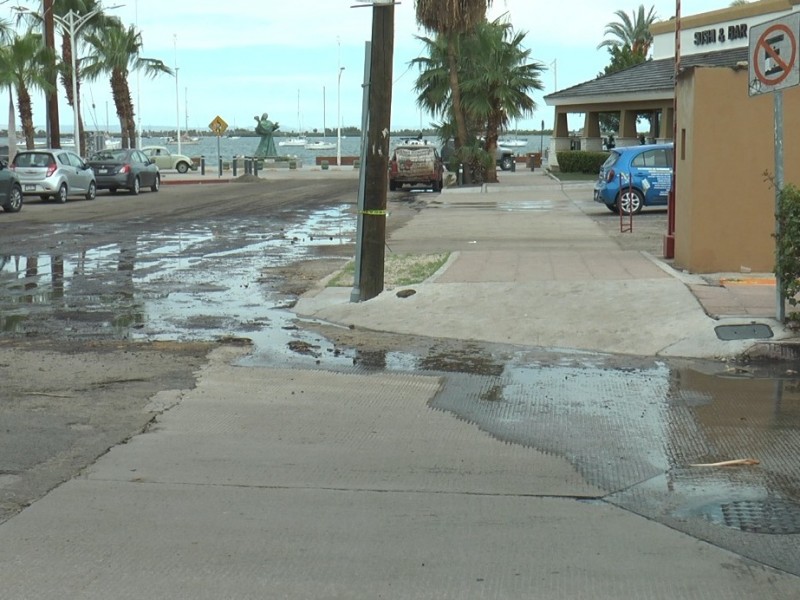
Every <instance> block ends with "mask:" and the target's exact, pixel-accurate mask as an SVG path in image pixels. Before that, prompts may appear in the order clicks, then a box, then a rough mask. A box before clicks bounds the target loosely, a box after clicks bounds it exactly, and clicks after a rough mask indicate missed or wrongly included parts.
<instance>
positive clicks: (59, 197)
mask: <svg viewBox="0 0 800 600" xmlns="http://www.w3.org/2000/svg"><path fill="white" fill-rule="evenodd" d="M54 198H55V200H56V202H60V203H61V204H64V203H65V202H66V201H67V184H66V183H62V184H61V187H60V188H58V193H57V194H56V195H55V196H54Z"/></svg>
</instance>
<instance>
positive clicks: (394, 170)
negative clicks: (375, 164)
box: [389, 160, 397, 175]
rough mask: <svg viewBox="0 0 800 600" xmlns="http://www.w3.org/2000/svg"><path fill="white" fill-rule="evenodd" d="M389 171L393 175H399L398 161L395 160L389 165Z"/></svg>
mask: <svg viewBox="0 0 800 600" xmlns="http://www.w3.org/2000/svg"><path fill="white" fill-rule="evenodd" d="M389 171H390V172H391V173H394V174H395V175H396V174H397V161H396V160H393V161H391V162H390V163H389Z"/></svg>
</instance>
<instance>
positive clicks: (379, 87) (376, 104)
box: [358, 0, 394, 301]
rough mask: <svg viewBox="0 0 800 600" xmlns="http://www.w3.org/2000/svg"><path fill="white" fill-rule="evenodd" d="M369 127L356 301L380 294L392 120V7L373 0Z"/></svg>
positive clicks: (379, 0)
mask: <svg viewBox="0 0 800 600" xmlns="http://www.w3.org/2000/svg"><path fill="white" fill-rule="evenodd" d="M373 2H375V3H374V4H373V7H372V49H371V56H370V65H371V69H370V73H371V77H370V83H369V109H368V110H369V127H368V129H367V148H366V152H365V156H366V164H364V165H362V166H361V168H363V169H366V183H365V186H364V210H363V231H362V244H361V274H360V279H361V280H360V283H359V286H358V288H359V300H362V301H363V300H369V299H370V298H374V297H375V296H377V295H378V294H380V293H381V292H382V291H383V275H384V259H385V248H386V193H387V188H388V185H389V174H388V171H389V130H390V127H391V121H392V60H393V58H394V4H393V3H392V2H385V1H381V0H377V2H376V0H373Z"/></svg>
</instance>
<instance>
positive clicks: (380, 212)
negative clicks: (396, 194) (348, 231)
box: [358, 210, 389, 217]
mask: <svg viewBox="0 0 800 600" xmlns="http://www.w3.org/2000/svg"><path fill="white" fill-rule="evenodd" d="M358 214H360V215H372V216H375V217H385V216H387V215H388V214H389V213H388V212H387V211H385V210H360V211H358Z"/></svg>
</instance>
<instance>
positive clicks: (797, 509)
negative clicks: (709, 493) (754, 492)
mask: <svg viewBox="0 0 800 600" xmlns="http://www.w3.org/2000/svg"><path fill="white" fill-rule="evenodd" d="M702 512H703V516H704V517H705V518H706V519H707V520H708V521H711V522H712V523H714V524H716V525H725V526H726V527H732V528H734V529H739V530H740V531H746V532H749V533H768V534H792V533H800V505H798V504H795V503H793V502H787V501H785V500H777V499H770V500H737V501H734V502H728V503H726V504H713V505H708V506H706V507H705V508H704V510H703V511H702Z"/></svg>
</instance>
